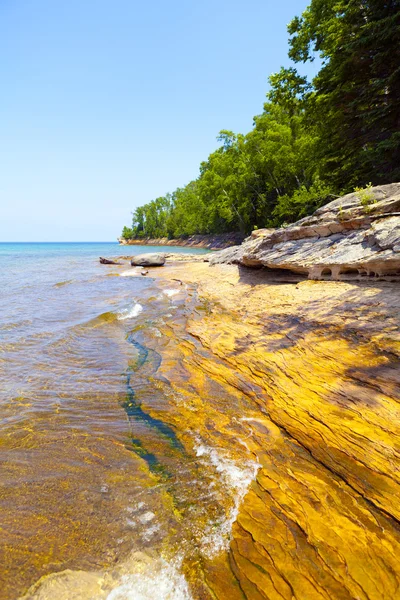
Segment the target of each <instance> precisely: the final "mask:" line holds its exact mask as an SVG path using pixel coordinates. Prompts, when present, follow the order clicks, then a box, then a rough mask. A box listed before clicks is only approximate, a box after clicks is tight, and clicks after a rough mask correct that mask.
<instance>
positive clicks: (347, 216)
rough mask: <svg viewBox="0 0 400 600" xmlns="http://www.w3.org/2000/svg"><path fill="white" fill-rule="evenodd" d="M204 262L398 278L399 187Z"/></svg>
mask: <svg viewBox="0 0 400 600" xmlns="http://www.w3.org/2000/svg"><path fill="white" fill-rule="evenodd" d="M208 260H209V262H210V264H217V263H231V264H232V263H233V264H242V265H244V266H247V267H268V268H270V269H288V270H290V271H293V272H295V273H301V274H304V275H307V276H308V278H309V279H317V280H318V279H334V280H346V279H362V278H368V277H379V278H385V279H400V183H393V184H389V185H383V186H378V187H373V188H371V190H370V191H368V192H366V193H364V194H363V193H352V194H347V195H346V196H343V197H341V198H338V199H336V200H334V201H333V202H330V203H329V204H327V205H325V206H323V207H321V208H319V209H318V210H317V211H315V213H314V214H313V215H311V216H309V217H305V218H304V219H301V220H300V221H297V222H296V223H294V224H293V225H290V226H289V227H285V228H280V229H275V230H271V229H265V230H259V231H256V232H253V233H252V235H251V236H250V237H249V238H247V239H246V240H245V241H244V242H243V244H242V245H241V246H236V247H234V248H228V249H226V250H221V251H220V252H218V253H216V254H214V255H213V256H211V257H209V259H208Z"/></svg>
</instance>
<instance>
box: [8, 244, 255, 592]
mask: <svg viewBox="0 0 400 600" xmlns="http://www.w3.org/2000/svg"><path fill="white" fill-rule="evenodd" d="M124 250H125V252H124V253H126V249H125V248H124ZM154 250H156V249H155V248H152V249H151V251H154ZM166 250H167V251H169V252H171V250H173V251H174V252H191V253H193V252H196V251H195V250H193V249H187V248H174V249H171V247H168V248H167V249H166ZM143 251H149V249H148V248H146V247H140V246H135V247H133V248H129V252H130V253H131V254H134V253H141V252H143ZM197 252H200V253H201V252H204V251H203V250H197ZM121 253H122V252H121V247H120V246H118V244H106V243H104V244H102V243H98V244H97V243H96V244H94V243H93V244H91V243H90V244H89V243H88V244H79V243H71V244H61V243H60V244H57V243H54V244H0V289H1V295H0V448H1V452H0V468H1V491H0V565H1V567H0V598H2V599H11V598H18V597H19V596H20V595H21V594H23V593H25V592H26V590H27V588H28V587H29V586H30V585H32V584H33V583H34V582H35V581H37V580H38V579H39V578H40V577H42V576H44V575H46V574H51V573H54V572H58V571H64V570H65V569H73V570H82V571H85V572H88V573H90V572H93V571H96V570H99V569H100V570H101V569H107V568H108V567H109V566H110V565H112V564H115V563H117V564H121V561H122V562H123V561H124V560H127V557H128V556H129V555H132V553H137V552H145V553H146V556H151V557H152V559H154V561H155V562H154V563H152V566H151V567H149V569H148V571H149V572H146V571H145V573H144V574H143V573H142V575H141V576H140V577H139V575H137V574H135V568H134V567H132V565H131V566H130V567H129V568H127V571H126V573H128V575H129V577H130V579H129V580H127V579H126V577H127V576H128V575H126V576H125V575H124V576H122V575H121V578H120V581H119V580H118V581H116V582H115V585H114V584H113V585H112V586H111V588H112V592H110V594H111V595H110V596H109V598H114V599H115V598H119V599H120V598H131V597H135V598H136V597H137V598H145V599H146V598H154V590H155V586H156V587H157V586H161V587H159V589H164V588H163V587H162V586H164V587H165V590H166V591H165V593H164V592H163V593H162V594H161V592H160V594H161V595H160V596H159V597H160V599H161V598H171V599H175V600H179V599H181V598H189V597H191V596H190V594H189V591H188V588H187V584H186V581H185V580H184V578H183V579H182V577H183V576H182V575H181V573H180V568H179V564H180V562H179V561H182V560H183V559H184V558H187V557H188V556H191V555H192V556H194V557H195V554H196V552H198V551H199V547H202V548H203V549H206V551H209V552H210V553H211V554H212V553H213V552H214V551H215V549H217V550H218V549H219V548H220V546H221V547H222V546H223V543H224V539H225V537H226V534H227V532H228V530H229V527H230V524H231V522H232V518H233V517H232V515H233V514H234V511H235V507H236V504H237V497H240V493H241V490H242V488H243V489H245V488H246V486H247V485H248V481H249V480H250V479H251V477H252V476H253V474H254V473H253V471H254V468H253V466H252V465H249V466H247V465H246V464H244V465H242V466H241V468H240V469H239V468H238V467H237V466H236V465H235V464H234V463H232V462H231V461H230V460H229V459H227V458H224V457H221V456H219V455H218V454H217V453H216V452H215V450H213V449H212V448H208V446H207V445H205V444H204V440H201V439H199V438H198V436H197V434H196V431H192V430H191V429H192V427H191V426H190V424H189V426H187V425H185V423H184V421H183V420H182V418H181V417H180V416H179V406H180V404H181V405H182V402H183V401H184V393H185V390H184V391H183V392H182V393H181V394H177V393H176V392H174V391H173V390H172V389H171V386H170V382H169V380H168V379H167V378H166V377H165V376H163V375H160V374H158V370H159V367H160V364H161V362H162V360H164V361H165V363H166V364H167V366H168V360H171V361H172V362H173V361H174V360H175V361H176V365H175V367H174V368H173V369H172V372H173V376H174V377H176V378H177V379H178V378H179V373H178V370H179V365H180V364H182V359H181V358H180V357H179V356H178V355H177V354H176V352H177V350H176V348H175V346H174V344H175V345H176V343H177V338H178V337H179V336H182V339H184V338H185V335H186V334H185V333H184V329H183V327H182V324H183V323H184V321H185V318H186V314H187V312H188V310H189V311H190V307H192V308H193V306H194V305H195V303H196V302H197V299H196V293H195V290H191V289H183V288H181V287H179V285H178V284H175V285H174V287H173V288H172V289H171V288H168V287H166V286H165V285H164V288H163V287H162V286H161V287H160V284H158V285H156V282H155V281H154V280H152V279H151V277H150V276H149V277H141V276H140V275H139V276H137V277H121V276H120V275H121V274H123V273H124V271H126V270H127V268H128V267H127V266H126V265H125V266H124V267H117V266H104V265H100V264H99V262H98V257H99V256H105V257H107V256H109V257H110V256H117V255H119V254H121ZM172 324H173V327H174V333H173V334H171V331H170V328H171V326H172ZM179 332H180V333H179ZM191 343H193V341H191ZM171 364H172V363H171ZM171 368H172V367H171ZM174 369H175V370H174ZM175 373H176V375H175ZM183 379H185V376H183ZM214 387H215V386H214ZM188 393H192V392H191V391H190V389H189V390H188ZM210 393H212V394H215V397H216V398H217V400H218V402H221V401H223V400H224V396H223V390H218V389H217V388H216V387H215V389H214V388H213V389H212V390H211V392H210ZM182 406H183V405H182ZM185 410H186V409H185ZM220 481H222V483H223V486H222V489H221V490H219V488H218V483H219V482H220ZM227 489H231V490H232V494H231V496H232V501H231V503H230V504H229V502H228V503H227V500H226V499H227V498H228V496H229V493H228V492H227ZM235 503H236V504H235ZM232 511H233V512H232ZM221 544H222V545H221ZM135 556H136V555H135ZM168 556H169V557H170V559H171V560H169V559H167V558H166V557H168ZM171 557H172V558H171ZM194 560H195V559H194ZM196 560H197V559H196ZM135 564H136V563H135ZM177 565H178V566H177ZM146 573H147V574H146ZM138 577H139V579H138ZM171 578H172V579H171ZM175 580H176V585H175V584H174V585H173V589H172V588H171V589H172V591H171V589H170V587H171V585H172V584H171V581H175ZM70 585H72V587H73V585H74V584H73V583H72V584H70V583H68V582H67V583H65V590H66V593H67V595H66V596H65V597H68V598H69V597H71V598H72V597H73V593H72V592H68V589H69V587H68V586H70ZM124 586H125V587H124ZM126 586H128V587H126ZM125 588H126V589H125ZM71 589H72V588H71ZM65 590H64V591H65ZM121 590H122V591H121ZM124 590H125V591H124ZM126 590H128V591H126ZM129 590H130V591H129ZM64 591H63V593H64ZM139 592H140V593H139ZM68 594H69V595H68ZM71 594H72V595H71ZM135 594H136V595H135ZM138 594H139V595H138ZM140 594H141V595H140ZM49 597H52V596H51V595H50V596H49ZM60 597H63V596H62V594H61V592H60ZM88 597H92V596H88ZM101 597H103V596H101Z"/></svg>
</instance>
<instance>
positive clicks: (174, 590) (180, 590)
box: [107, 559, 192, 600]
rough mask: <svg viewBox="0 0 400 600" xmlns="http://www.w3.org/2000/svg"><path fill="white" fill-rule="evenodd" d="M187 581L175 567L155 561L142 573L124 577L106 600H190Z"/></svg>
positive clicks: (162, 561) (164, 562)
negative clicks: (155, 562)
mask: <svg viewBox="0 0 400 600" xmlns="http://www.w3.org/2000/svg"><path fill="white" fill-rule="evenodd" d="M191 598H192V596H191V594H190V591H189V587H188V584H187V581H186V579H185V577H184V575H182V573H180V571H179V569H178V567H177V566H175V565H174V564H172V563H167V562H166V561H165V560H162V559H161V560H159V561H157V564H152V565H151V566H149V568H147V569H146V570H145V571H144V572H142V573H135V574H133V575H124V576H123V577H122V580H121V583H120V585H118V587H117V588H115V589H114V590H112V592H110V593H109V594H108V596H107V600H155V599H157V600H191Z"/></svg>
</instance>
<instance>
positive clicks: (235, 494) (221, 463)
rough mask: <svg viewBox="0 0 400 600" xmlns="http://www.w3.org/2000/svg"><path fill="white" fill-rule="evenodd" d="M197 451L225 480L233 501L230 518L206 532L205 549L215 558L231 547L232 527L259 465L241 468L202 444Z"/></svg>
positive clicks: (253, 464) (246, 465)
mask: <svg viewBox="0 0 400 600" xmlns="http://www.w3.org/2000/svg"><path fill="white" fill-rule="evenodd" d="M195 450H196V455H197V456H198V457H206V459H207V462H209V463H211V465H212V466H213V467H214V468H215V471H216V472H217V473H218V476H219V477H220V478H221V479H222V480H223V483H224V485H225V489H226V491H227V493H228V494H229V495H230V496H231V497H232V500H233V507H232V508H231V510H230V512H229V514H228V517H227V518H226V519H224V520H223V521H222V523H219V524H218V525H217V526H215V524H211V526H210V527H209V529H208V530H206V532H205V537H204V539H203V548H204V550H205V551H206V553H207V554H208V556H210V557H213V556H215V555H217V554H219V553H220V552H222V551H223V550H226V549H227V548H228V546H229V541H230V536H231V530H232V525H233V523H234V522H235V521H236V519H237V516H238V514H239V508H240V505H241V503H242V500H243V498H244V497H245V495H246V494H247V491H248V489H249V485H250V483H251V482H252V481H253V479H255V477H256V475H257V471H258V469H259V464H258V463H256V462H253V461H246V462H241V463H240V466H239V465H238V464H237V463H236V462H235V461H234V460H232V459H230V458H227V457H225V456H223V455H222V454H220V453H219V452H218V451H217V450H216V449H215V448H210V447H209V446H206V445H205V444H203V443H201V442H199V443H198V444H197V446H196V447H195Z"/></svg>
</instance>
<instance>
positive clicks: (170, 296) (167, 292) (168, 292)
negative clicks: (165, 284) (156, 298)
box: [163, 289, 180, 298]
mask: <svg viewBox="0 0 400 600" xmlns="http://www.w3.org/2000/svg"><path fill="white" fill-rule="evenodd" d="M179 291H180V290H177V289H171V290H163V294H165V295H166V296H168V298H172V296H176V294H179Z"/></svg>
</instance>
